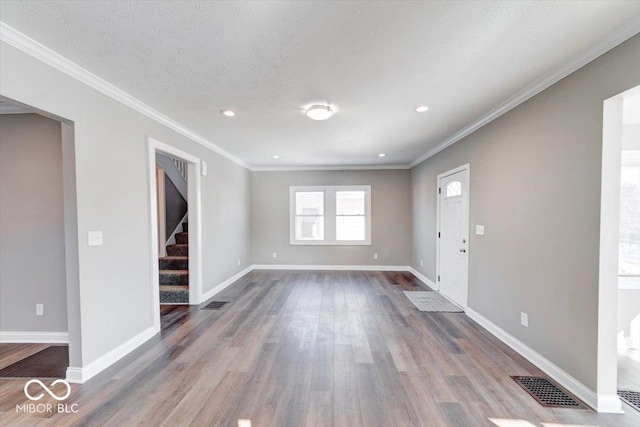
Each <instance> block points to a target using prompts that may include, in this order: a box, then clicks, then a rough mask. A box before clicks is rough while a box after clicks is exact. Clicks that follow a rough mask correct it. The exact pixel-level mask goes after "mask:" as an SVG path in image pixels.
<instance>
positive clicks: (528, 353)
mask: <svg viewBox="0 0 640 427" xmlns="http://www.w3.org/2000/svg"><path fill="white" fill-rule="evenodd" d="M466 314H467V316H469V317H470V318H471V319H473V320H475V321H476V322H478V323H479V324H480V326H482V327H483V328H485V329H486V330H488V331H489V332H491V333H492V334H493V335H494V336H495V337H496V338H498V339H499V340H500V341H502V342H503V343H505V344H506V345H508V346H509V347H511V348H512V349H513V350H515V351H516V352H518V353H519V354H520V355H521V356H523V357H524V358H525V359H527V360H528V361H529V362H531V363H533V364H534V365H536V366H537V367H538V368H540V369H541V370H542V371H544V372H545V373H546V374H547V375H549V376H550V377H551V378H553V379H554V380H555V381H557V382H558V384H560V385H561V386H562V387H564V388H566V389H567V390H568V391H570V392H571V393H573V394H575V395H576V397H578V398H579V399H580V400H582V401H583V402H584V403H586V404H587V405H589V406H590V407H592V408H593V409H595V410H596V411H598V412H601V413H613V414H622V413H624V412H622V407H621V404H620V399H619V398H618V396H608V395H607V396H598V395H597V394H596V393H595V392H594V391H593V390H591V389H590V388H588V387H587V386H585V385H584V384H582V383H581V382H580V381H578V380H576V379H575V378H573V377H572V376H571V375H569V374H568V373H566V372H565V371H563V370H562V369H560V368H559V367H558V366H556V365H555V364H553V363H552V362H551V361H549V360H548V359H547V358H545V357H544V356H542V355H541V354H539V353H537V352H536V351H535V350H533V349H532V348H530V347H528V346H527V345H526V344H524V343H523V342H522V341H520V340H518V339H517V338H515V337H514V336H512V335H510V334H509V333H508V332H506V331H505V330H504V329H502V328H500V327H499V326H498V325H496V324H495V323H493V322H491V321H490V320H489V319H487V318H486V317H484V316H482V315H481V314H480V313H478V312H477V311H475V310H473V309H472V308H470V307H467V309H466Z"/></svg>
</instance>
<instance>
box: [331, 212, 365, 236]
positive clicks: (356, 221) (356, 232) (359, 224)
mask: <svg viewBox="0 0 640 427" xmlns="http://www.w3.org/2000/svg"><path fill="white" fill-rule="evenodd" d="M365 239H366V225H365V217H364V215H341V216H338V217H336V240H339V241H345V240H350V241H364V240H365Z"/></svg>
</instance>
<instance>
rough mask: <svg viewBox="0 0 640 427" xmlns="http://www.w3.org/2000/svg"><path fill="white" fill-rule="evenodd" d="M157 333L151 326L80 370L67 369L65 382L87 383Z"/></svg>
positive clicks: (75, 368) (74, 368)
mask: <svg viewBox="0 0 640 427" xmlns="http://www.w3.org/2000/svg"><path fill="white" fill-rule="evenodd" d="M159 332H160V331H159V330H157V329H156V328H155V327H153V326H152V327H150V328H148V329H145V330H144V331H142V332H140V333H139V334H138V335H136V336H135V337H133V338H131V339H129V340H128V341H125V342H124V343H122V344H120V345H119V346H118V347H116V348H114V349H113V350H111V351H110V352H108V353H106V354H105V355H103V356H101V357H99V358H98V359H96V360H94V361H93V362H91V363H89V364H88V365H87V366H83V367H81V368H77V367H69V368H67V381H68V382H70V383H76V384H82V383H85V382H87V381H88V380H89V379H91V378H93V377H95V376H96V375H98V374H99V373H100V372H102V371H104V370H105V369H107V368H108V367H109V366H111V365H113V364H114V363H116V362H117V361H118V360H120V359H122V358H123V357H124V356H126V355H127V354H129V353H131V352H132V351H133V350H135V349H136V348H138V347H140V346H141V345H142V344H144V343H145V342H147V341H148V340H150V339H151V338H153V337H154V336H155V335H156V334H157V333H159Z"/></svg>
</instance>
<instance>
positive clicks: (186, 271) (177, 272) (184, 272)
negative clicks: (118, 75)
mask: <svg viewBox="0 0 640 427" xmlns="http://www.w3.org/2000/svg"><path fill="white" fill-rule="evenodd" d="M160 274H173V275H187V274H189V270H160Z"/></svg>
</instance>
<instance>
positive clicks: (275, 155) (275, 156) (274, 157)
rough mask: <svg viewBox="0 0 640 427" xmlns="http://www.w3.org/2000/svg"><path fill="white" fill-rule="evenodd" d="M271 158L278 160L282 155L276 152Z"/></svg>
mask: <svg viewBox="0 0 640 427" xmlns="http://www.w3.org/2000/svg"><path fill="white" fill-rule="evenodd" d="M271 158H273V159H276V160H278V159H279V158H280V156H278V155H277V154H274V155H273V156H271Z"/></svg>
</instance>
